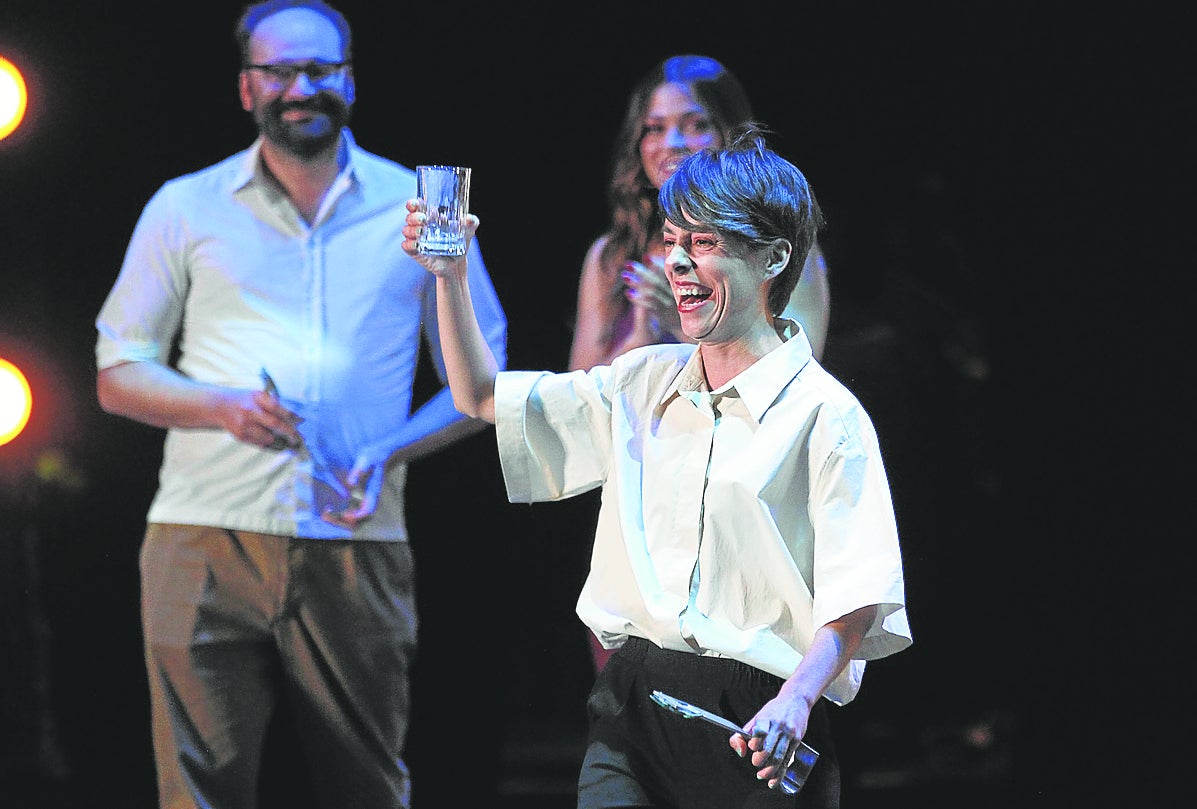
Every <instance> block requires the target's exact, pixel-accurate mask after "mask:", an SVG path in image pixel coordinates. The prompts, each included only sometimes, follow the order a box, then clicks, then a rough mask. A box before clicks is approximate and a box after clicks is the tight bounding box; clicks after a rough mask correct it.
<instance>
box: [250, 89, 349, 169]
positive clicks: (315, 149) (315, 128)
mask: <svg viewBox="0 0 1197 809" xmlns="http://www.w3.org/2000/svg"><path fill="white" fill-rule="evenodd" d="M288 110H304V111H306V112H308V113H312V114H314V115H315V117H314V118H312V119H311V120H309V121H304V122H302V123H292V122H290V121H285V120H283V114H284V113H285V112H287V111H288ZM349 110H350V108H349V105H348V104H345V103H344V102H343V101H342V100H341V99H340V98H338V97H337V96H336V95H334V94H332V93H321V94H320V95H317V96H313V97H311V98H309V99H307V100H306V101H292V102H289V103H288V102H284V101H283V100H282V99H281V98H276V99H274V100H273V101H271V102H269V103H267V104H266V105H265V106H263V107H258V108H257V110H256V111H255V112H254V119H255V120H256V121H257V124H258V131H260V132H261V133H262V134H263V135H264V136H265V137H266V138H267V139H268V140H270V141H271V142H272V143H274V144H275V145H276V146H278V147H280V148H281V149H284V150H286V151H288V152H290V153H291V154H293V155H295V156H296V157H299V158H302V159H305V160H308V159H311V158H313V157H315V156H316V155H318V154H320V153H321V152H323V151H325V150H327V149H328V148H330V147H331V146H333V144H335V143H336V142H337V138H339V137H340V136H341V129H342V128H343V127H344V126H345V125H346V124H348V123H349Z"/></svg>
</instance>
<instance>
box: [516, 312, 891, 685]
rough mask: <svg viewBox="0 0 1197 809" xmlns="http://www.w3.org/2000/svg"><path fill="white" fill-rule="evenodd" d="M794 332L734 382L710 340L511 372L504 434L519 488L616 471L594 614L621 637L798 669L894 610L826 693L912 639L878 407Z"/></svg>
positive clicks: (597, 626)
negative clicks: (726, 378) (720, 377)
mask: <svg viewBox="0 0 1197 809" xmlns="http://www.w3.org/2000/svg"><path fill="white" fill-rule="evenodd" d="M780 322H781V323H782V324H783V325H784V327H785V328H784V331H783V332H782V336H783V337H788V338H789V339H788V340H787V341H786V342H785V343H784V344H783V345H782V346H780V347H778V348H777V349H775V350H773V351H772V352H770V353H769V354H768V355H767V356H765V357H763V358H762V359H760V360H758V361H757V362H756V363H755V364H754V365H752V366H751V367H750V368H748V369H747V370H745V371H744V372H743V373H741V374H740V375H739V376H737V377H736V378H735V379H733V380H731V381H730V382H729V383H728V384H727V385H725V386H723V387H722V388H720V389H719V390H716V391H710V390H708V389H707V385H706V383H705V378H704V375H703V371H702V364H701V359H700V356H699V354H698V352H697V351H696V348H695V346H692V345H658V346H647V347H644V348H641V349H636V350H634V351H630V352H628V353H626V354H624V355H623V356H621V357H619V358H617V359H616V360H615V361H614V362H613V363H612V364H611V366H609V367H607V366H600V367H596V368H593V369H591V370H590V371H575V372H572V373H567V374H549V373H538V372H527V371H509V372H504V373H501V374H500V375H499V378H498V382H497V384H496V391H495V396H496V435H497V439H498V443H499V451H500V458H501V462H502V468H503V475H504V479H505V482H506V485H507V492H508V497H509V499H510V500H511V501H512V502H535V501H546V500H557V499H561V498H565V497H569V496H571V495H575V494H578V493H581V492H584V491H587V490H590V489H593V488H595V487H597V486H602V487H603V492H602V505H601V508H600V512H599V519H598V528H597V532H596V535H595V541H594V550H593V557H592V561H591V568H590V573H589V575H588V577H587V579H586V583H585V585H584V586H583V589H582V593H581V595H580V597H579V599H578V605H577V611H578V615H579V616H580V617H581V618H582V620H583V621H584V622H585V623H586V625H587V626H589V627H590V628H591V629H592V630H593V631H594V632H595V633H596V634H597V635H598V636H599V638H600V639H601V640H602V641H603V643H604V645H606V646H607V647H609V648H610V647H613V646H618V645H620V644H622V643H623V641H624V640H625V639H626V636H627V635H637V636H640V637H643V638H647V639H648V640H651V641H653V642H654V643H656V644H657V645H659V646H662V647H664V648H667V649H675V650H680V651H692V652H695V653H698V654H714V655H722V656H727V657H731V658H734V659H736V660H740V661H742V662H744V663H747V664H749V665H751V666H755V667H756V668H759V669H762V670H764V671H768V672H771V673H773V674H775V675H777V676H779V677H783V678H786V677H789V676H790V675H791V674H792V673H793V672H794V669H795V668H796V667H797V665H798V663H799V661H800V660H801V659H802V655H803V653H804V651H805V650H806V649H808V648H809V645H810V642H811V639H812V638H813V636H814V633H815V631H816V630H817V629H819V627H821V626H823V625H824V624H826V623H828V622H829V621H832V620H834V619H836V618H839V617H841V616H843V615H847V614H848V613H850V612H852V611H854V610H856V609H859V608H861V607H865V606H869V605H878V606H879V609H878V617H877V620H876V621H875V623H874V624H873V626H872V627H871V628H870V629H869V631H868V634H867V636H866V638H865V640H864V643H863V644H862V645H861V647H860V650H859V651H858V653H857V657H858V658H859V659H858V660H854V661H852V662H851V663H850V664H849V665H848V666H847V668H846V669H845V671H844V672H843V673H842V674H841V675H840V676H839V677H838V678H837V679H836V680H835V681H834V682H833V683H832V685H831V686H830V687H829V689H828V691H827V693H826V696H827V697H828V698H829V699H831V700H833V701H834V702H837V703H840V704H843V703H846V702H848V701H849V700H851V699H852V698H853V697H854V696H855V695H856V693H857V691H858V689H859V687H860V680H861V677H862V675H863V673H864V665H865V664H864V661H865V660H870V659H876V658H880V657H884V656H886V655H889V654H892V653H894V652H897V651H899V650H901V649H904V648H906V647H907V646H908V645H909V644H910V642H911V637H910V629H909V627H908V625H907V620H906V610H905V594H904V585H903V576H902V561H901V554H900V550H899V546H898V534H897V526H896V523H895V519H894V511H893V505H892V502H891V499H890V492H889V485H888V481H887V480H886V475H885V469H884V467H883V465H882V460H881V454H880V448H879V447H878V443H877V436H876V433H875V431H874V429H873V425H872V422H871V421H870V419H869V417H868V415H867V414H866V413H865V411H864V409H863V408H862V407H861V405H860V403H859V402H858V401H857V400H856V398H855V397H854V396H853V395H852V394H851V393H850V392H849V391H848V390H847V389H846V388H844V386H843V385H841V384H840V383H839V382H837V381H836V380H835V379H834V378H832V377H831V376H830V375H829V374H828V373H827V372H826V371H825V370H824V369H823V368H822V366H820V365H819V364H818V363H817V362H816V361H815V360H814V359H813V357H812V356H811V348H810V343H809V342H808V341H807V339H806V336H805V334H804V333H802V332H801V331H800V330H799V329H798V326H797V325H796V324H794V323H792V322H789V321H780Z"/></svg>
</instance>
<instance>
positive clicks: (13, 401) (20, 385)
mask: <svg viewBox="0 0 1197 809" xmlns="http://www.w3.org/2000/svg"><path fill="white" fill-rule="evenodd" d="M32 412H33V393H32V391H30V389H29V380H27V379H25V375H24V374H23V373H21V369H20V368H18V367H17V366H15V365H13V364H12V363H11V362H9V361H8V360H6V359H3V358H0V446H3V445H4V444H7V443H8V442H9V441H12V440H13V439H14V438H16V437H17V436H18V435H20V434H21V431H22V430H24V429H25V425H26V424H28V423H29V414H30V413H32Z"/></svg>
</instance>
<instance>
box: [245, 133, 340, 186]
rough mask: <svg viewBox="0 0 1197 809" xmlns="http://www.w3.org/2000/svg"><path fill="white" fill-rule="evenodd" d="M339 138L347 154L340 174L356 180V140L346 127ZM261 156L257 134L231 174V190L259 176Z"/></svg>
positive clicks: (260, 146)
mask: <svg viewBox="0 0 1197 809" xmlns="http://www.w3.org/2000/svg"><path fill="white" fill-rule="evenodd" d="M341 140H342V142H343V143H344V144H345V148H346V155H347V157H346V160H345V168H344V170H343V171H341V174H342V175H344V176H346V177H348V178H349V179H351V180H358V179H359V177H360V175H359V174H358V173H357V172H356V170H355V168H354V166H355V153H356V151H357V141H355V140H354V139H353V133H352V132H350V131H349V128H348V127H346V128H344V129H342V130H341ZM261 156H262V136H261V135H259V136H258V139H257V140H255V141H254V142H253V145H251V146H250V147H249V148H248V149H246V151H245V154H244V155H243V156H242V159H241V163H240V165H239V166H238V167H237V171H236V172H234V174H233V177H232V180H231V188H230V189H229V190H230V191H231V192H237V191H240V190H241V189H242V188H245V187H246V186H247V185H249V184H250V183H251V182H254V181H255V180H258V179H260V178H261V171H262V161H261Z"/></svg>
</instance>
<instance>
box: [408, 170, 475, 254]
mask: <svg viewBox="0 0 1197 809" xmlns="http://www.w3.org/2000/svg"><path fill="white" fill-rule="evenodd" d="M416 196H417V197H419V198H420V199H421V200H422V201H423V202H424V212H425V213H426V214H427V215H428V221H427V223H425V225H424V229H423V230H422V231H421V232H420V239H419V242H418V243H417V245H416V248H417V249H418V250H419V251H420V252H421V253H425V254H427V255H431V256H464V255H465V251H466V243H465V226H464V220H465V217H466V214H468V213H469V211H470V169H468V168H466V167H464V166H416Z"/></svg>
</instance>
